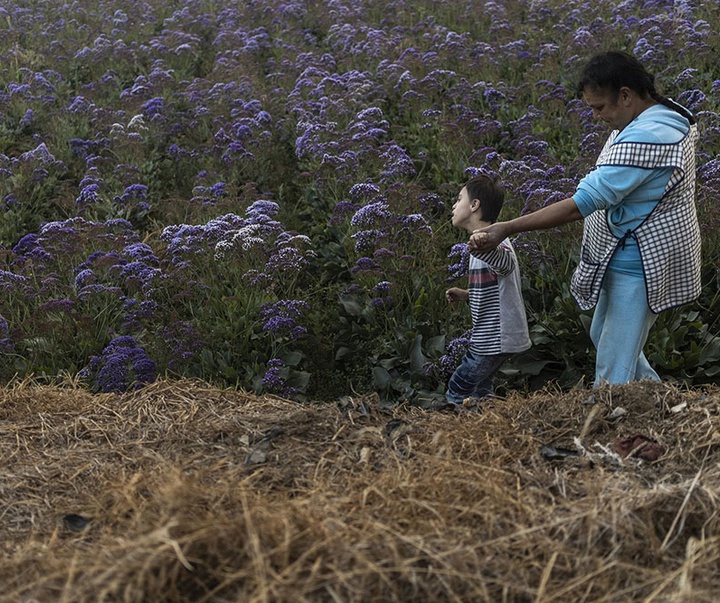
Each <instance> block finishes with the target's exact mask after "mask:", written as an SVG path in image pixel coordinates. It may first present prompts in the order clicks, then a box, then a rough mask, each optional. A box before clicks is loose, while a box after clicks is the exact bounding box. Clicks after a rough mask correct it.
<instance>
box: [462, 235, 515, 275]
mask: <svg viewBox="0 0 720 603" xmlns="http://www.w3.org/2000/svg"><path fill="white" fill-rule="evenodd" d="M470 253H472V254H473V255H474V256H475V257H476V258H478V259H479V260H482V261H483V262H485V263H486V264H487V265H488V266H490V268H491V269H492V271H493V272H495V273H496V274H498V275H500V276H507V275H508V274H510V273H511V272H512V271H513V270H515V268H516V267H517V258H516V257H515V254H514V253H513V250H512V247H511V246H510V244H509V243H508V242H507V240H505V241H503V242H502V243H500V245H498V246H497V247H496V248H495V249H492V250H490V251H487V252H485V253H475V252H473V251H471V252H470Z"/></svg>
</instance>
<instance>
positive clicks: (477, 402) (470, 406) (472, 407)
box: [462, 398, 482, 412]
mask: <svg viewBox="0 0 720 603" xmlns="http://www.w3.org/2000/svg"><path fill="white" fill-rule="evenodd" d="M462 407H463V408H464V409H465V410H467V411H468V412H482V399H481V398H465V399H464V400H463V403H462Z"/></svg>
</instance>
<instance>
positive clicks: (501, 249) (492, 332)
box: [468, 239, 531, 355]
mask: <svg viewBox="0 0 720 603" xmlns="http://www.w3.org/2000/svg"><path fill="white" fill-rule="evenodd" d="M468 292H469V297H470V299H469V304H470V313H471V314H472V322H473V328H472V336H471V340H470V350H471V351H472V352H473V353H476V354H480V355H490V354H507V353H515V352H522V351H524V350H527V349H528V348H529V347H530V345H531V344H530V336H529V334H528V326H527V316H526V314H525V304H524V303H523V297H522V289H521V285H520V269H519V268H518V262H517V257H516V256H515V251H514V249H513V247H512V244H511V243H510V241H509V240H508V239H505V240H504V241H503V242H502V243H500V245H499V246H498V247H497V248H495V249H493V250H491V251H488V252H487V253H478V254H474V253H471V255H470V269H469V282H468Z"/></svg>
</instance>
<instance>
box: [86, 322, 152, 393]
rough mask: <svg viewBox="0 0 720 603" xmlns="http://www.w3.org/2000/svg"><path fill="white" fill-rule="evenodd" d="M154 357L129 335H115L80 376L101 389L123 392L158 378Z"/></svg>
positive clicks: (103, 390) (102, 390) (138, 387)
mask: <svg viewBox="0 0 720 603" xmlns="http://www.w3.org/2000/svg"><path fill="white" fill-rule="evenodd" d="M157 374H158V370H157V365H156V364H155V361H154V360H153V359H152V358H150V356H148V354H147V353H146V352H145V350H144V349H143V348H142V347H140V346H138V343H137V341H135V339H133V338H132V337H129V336H120V337H116V338H115V339H113V340H112V341H111V342H110V344H109V345H108V346H107V347H106V348H105V349H104V350H103V351H102V354H100V355H99V356H93V357H92V358H91V359H90V362H89V364H88V365H87V366H86V367H85V368H83V369H82V370H81V371H80V373H79V376H80V377H81V378H82V379H86V380H88V381H90V382H91V383H92V384H93V386H94V387H96V388H97V389H98V390H99V391H101V392H106V393H107V392H114V393H118V394H119V393H122V392H125V391H127V390H128V389H130V388H133V389H140V388H141V387H143V386H144V385H146V384H148V383H152V382H153V381H155V379H156V378H157Z"/></svg>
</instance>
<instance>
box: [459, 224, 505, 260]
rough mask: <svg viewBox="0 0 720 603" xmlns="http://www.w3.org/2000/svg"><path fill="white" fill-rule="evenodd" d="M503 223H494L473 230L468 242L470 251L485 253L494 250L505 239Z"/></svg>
mask: <svg viewBox="0 0 720 603" xmlns="http://www.w3.org/2000/svg"><path fill="white" fill-rule="evenodd" d="M505 236H506V235H505V231H504V223H503V222H495V224H491V225H490V226H486V227H485V228H478V229H477V230H473V233H472V234H471V235H470V240H469V241H468V247H469V248H470V251H476V252H478V253H485V252H487V251H491V250H493V249H495V248H496V247H497V246H498V245H500V243H502V241H503V239H505Z"/></svg>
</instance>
